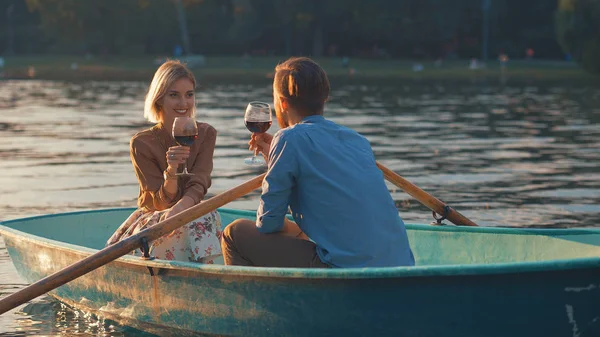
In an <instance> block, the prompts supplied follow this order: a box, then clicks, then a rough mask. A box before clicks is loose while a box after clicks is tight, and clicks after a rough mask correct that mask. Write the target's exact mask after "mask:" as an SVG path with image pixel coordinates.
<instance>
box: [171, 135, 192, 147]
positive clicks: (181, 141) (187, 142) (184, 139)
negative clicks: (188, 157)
mask: <svg viewBox="0 0 600 337" xmlns="http://www.w3.org/2000/svg"><path fill="white" fill-rule="evenodd" d="M196 138H198V135H194V136H175V142H176V143H177V144H178V145H180V146H192V144H194V141H195V140H196Z"/></svg>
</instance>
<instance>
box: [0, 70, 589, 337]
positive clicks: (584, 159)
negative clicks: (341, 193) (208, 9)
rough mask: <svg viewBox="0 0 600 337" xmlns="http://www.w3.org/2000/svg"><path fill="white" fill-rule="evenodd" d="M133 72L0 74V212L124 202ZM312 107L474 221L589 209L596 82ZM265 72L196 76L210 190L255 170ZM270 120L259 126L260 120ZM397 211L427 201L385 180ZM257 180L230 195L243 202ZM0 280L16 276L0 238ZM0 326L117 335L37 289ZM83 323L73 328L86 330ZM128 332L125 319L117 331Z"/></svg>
mask: <svg viewBox="0 0 600 337" xmlns="http://www.w3.org/2000/svg"><path fill="white" fill-rule="evenodd" d="M146 86H147V83H143V82H94V81H90V82H83V83H63V82H52V81H3V82H1V81H0V114H1V116H2V118H1V119H0V158H1V159H2V160H1V161H0V169H1V170H2V172H3V174H2V175H0V191H1V193H0V220H7V219H11V218H16V217H22V216H29V215H36V214H44V213H54V212H62V211H70V210H78V209H91V208H104V207H120V206H134V205H135V198H136V196H137V183H136V179H135V175H134V173H133V170H132V167H131V163H130V160H129V154H128V153H129V152H128V146H129V139H130V137H131V136H132V135H133V133H135V132H136V131H138V130H140V129H142V128H146V127H148V124H147V123H146V122H145V121H144V119H143V118H142V109H143V98H144V94H145V90H146ZM333 86H334V90H333V92H332V95H331V100H330V103H329V104H328V109H327V111H326V114H327V116H328V117H329V118H331V119H332V120H334V121H336V122H339V123H340V124H343V125H346V126H349V127H351V128H354V129H356V130H357V131H359V132H361V133H362V134H363V135H365V136H366V137H367V138H368V139H369V140H370V141H371V143H372V146H373V149H374V151H375V155H376V157H377V159H378V160H379V161H380V162H382V163H383V164H384V165H386V166H388V167H390V168H391V169H393V170H395V171H396V172H398V173H399V174H400V175H402V176H404V177H405V178H407V179H408V180H410V181H412V182H413V183H415V184H416V185H418V186H420V187H421V188H423V189H424V190H426V191H428V192H430V193H431V194H433V195H435V196H437V197H438V198H440V199H441V200H443V201H445V202H447V203H449V204H450V205H451V206H453V207H454V208H456V209H457V210H459V211H460V212H461V213H463V214H464V215H465V216H467V217H469V218H470V219H472V220H474V221H475V222H476V223H478V224H480V225H484V226H529V227H569V226H583V227H585V226H597V223H599V222H600V171H599V170H598V166H599V164H600V125H599V124H600V90H598V89H597V88H592V87H582V88H566V87H560V86H558V85H556V86H555V85H551V84H548V85H544V86H527V85H517V86H513V87H511V86H493V85H478V84H470V83H461V84H443V85H442V84H438V83H427V82H407V83H395V84H382V83H376V84H369V85H363V84H356V83H345V84H344V83H338V84H336V83H333ZM250 100H266V101H270V100H272V98H271V88H270V86H269V85H268V83H266V82H265V83H261V84H257V85H248V84H237V85H231V84H228V85H220V86H212V87H209V88H203V89H202V90H200V91H199V92H198V119H199V120H202V121H205V122H208V123H210V124H212V125H213V126H215V128H216V129H217V130H218V132H219V135H218V140H217V149H216V151H215V159H214V163H215V165H214V167H215V168H214V174H213V185H212V187H211V193H218V192H221V191H224V190H226V189H228V188H231V187H233V186H235V185H237V184H239V183H241V182H243V181H245V180H247V179H249V178H251V177H253V176H255V175H257V174H259V173H261V172H262V171H261V169H256V168H251V167H247V166H245V165H244V164H243V158H244V157H246V156H247V155H248V151H247V145H246V142H247V140H248V136H249V132H248V131H247V130H246V128H245V127H244V123H243V112H244V108H245V106H246V104H247V102H248V101H250ZM275 130H277V127H276V126H274V127H273V131H275ZM389 187H390V190H391V192H392V195H393V197H394V199H395V200H396V201H397V206H398V209H399V210H400V212H401V214H402V216H403V217H404V219H405V220H406V221H407V222H409V223H410V222H417V223H428V222H430V221H431V220H432V218H431V213H430V212H429V211H428V210H427V209H426V208H425V207H424V206H422V205H420V204H419V203H418V202H417V201H415V200H414V199H412V198H411V197H410V196H408V195H407V194H405V193H404V192H402V191H400V190H398V189H397V188H395V187H394V186H392V185H389ZM257 197H258V192H254V193H252V194H250V195H248V196H246V197H244V198H241V199H239V200H237V201H235V202H233V203H231V204H230V205H229V206H230V207H236V208H245V209H254V208H255V207H256V204H257ZM0 245H1V246H0V266H1V267H0V292H1V293H2V295H4V294H6V293H10V292H13V291H15V290H17V289H20V288H22V287H23V286H25V284H24V282H23V281H22V280H21V279H20V278H19V277H18V276H17V275H16V272H15V271H14V268H13V267H12V264H11V263H10V259H9V257H8V255H7V253H6V249H5V248H4V246H3V243H0ZM0 320H1V321H0V325H1V328H0V329H1V330H0V335H4V336H20V335H25V334H27V335H36V334H37V335H59V334H61V335H65V334H66V335H78V334H87V335H99V336H100V335H101V336H120V335H123V331H125V330H124V329H125V328H123V327H119V326H118V325H111V324H110V323H107V322H105V321H102V320H101V319H100V320H98V319H95V318H94V317H92V316H89V315H85V314H82V313H77V312H75V311H73V310H70V309H68V308H66V307H63V306H61V305H60V304H58V303H56V302H54V301H51V300H49V299H48V298H42V299H40V300H38V302H36V303H33V304H30V305H28V306H25V307H22V308H20V310H17V311H13V312H12V313H10V314H6V315H2V316H0ZM86 331H87V332H86ZM131 334H133V335H137V333H134V332H132V331H130V332H129V333H128V335H131Z"/></svg>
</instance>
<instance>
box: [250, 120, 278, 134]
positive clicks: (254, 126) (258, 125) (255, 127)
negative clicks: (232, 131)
mask: <svg viewBox="0 0 600 337" xmlns="http://www.w3.org/2000/svg"><path fill="white" fill-rule="evenodd" d="M244 122H245V123H246V128H247V129H248V130H250V132H252V133H263V132H267V130H269V128H270V127H271V123H273V122H272V121H268V122H255V121H244Z"/></svg>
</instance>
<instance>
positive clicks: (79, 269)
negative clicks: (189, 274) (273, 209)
mask: <svg viewBox="0 0 600 337" xmlns="http://www.w3.org/2000/svg"><path fill="white" fill-rule="evenodd" d="M264 177H265V174H261V175H259V176H257V177H255V178H253V179H251V180H248V181H246V182H245V183H243V184H241V185H238V186H236V187H234V188H232V189H229V190H227V191H225V192H223V193H221V194H218V195H216V196H214V197H212V198H210V199H208V200H206V201H203V202H201V203H200V204H198V205H195V206H193V207H190V208H188V209H187V210H185V211H183V212H181V213H179V214H177V215H175V216H173V217H171V218H169V219H167V220H165V221H161V222H159V223H157V224H156V225H154V226H152V227H150V228H147V229H145V230H143V231H141V232H139V233H137V234H135V235H132V236H130V237H128V238H126V239H124V240H122V241H119V242H117V243H115V244H113V245H110V246H108V247H106V248H104V249H102V250H101V251H99V252H97V253H95V254H92V255H90V256H88V257H86V258H85V259H83V260H81V261H79V262H76V263H74V264H72V265H70V266H68V267H65V268H63V269H62V270H59V271H58V272H56V273H54V274H52V275H49V276H46V277H44V278H43V279H41V280H39V281H37V282H35V283H33V284H31V285H29V286H28V287H25V288H23V289H21V290H19V291H17V292H15V293H13V294H11V295H9V296H6V297H4V298H2V299H1V300H0V315H1V314H3V313H5V312H7V311H9V310H11V309H13V308H15V307H17V306H19V305H21V304H23V303H26V302H28V301H30V300H32V299H34V298H36V297H38V296H40V295H43V294H45V293H47V292H49V291H51V290H53V289H55V288H58V287H60V286H61V285H63V284H65V283H67V282H69V281H71V280H74V279H76V278H78V277H80V276H82V275H85V274H87V273H89V272H90V271H92V270H94V269H97V268H99V267H101V266H103V265H105V264H107V263H109V262H111V261H113V260H116V259H118V258H119V257H121V256H123V255H125V254H128V253H129V252H131V251H133V250H134V249H136V248H139V247H140V246H141V240H142V239H143V238H145V239H146V240H147V241H148V242H150V241H153V240H156V239H158V238H159V237H162V236H163V235H165V234H167V233H170V232H172V231H173V230H175V229H177V228H179V227H181V226H183V225H185V224H186V223H188V222H190V221H192V220H194V219H196V218H198V217H200V216H202V215H205V214H208V213H209V212H211V211H213V210H215V209H217V208H219V207H221V206H223V205H225V204H227V203H229V202H231V201H233V200H235V199H237V198H239V197H242V196H244V195H246V194H248V193H250V192H252V191H254V190H256V189H258V188H259V187H260V186H261V185H262V181H263V178H264Z"/></svg>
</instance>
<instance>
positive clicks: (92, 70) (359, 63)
mask: <svg viewBox="0 0 600 337" xmlns="http://www.w3.org/2000/svg"><path fill="white" fill-rule="evenodd" d="M283 59H285V58H284V57H281V58H279V57H261V58H248V59H245V58H241V57H206V58H203V57H202V58H190V59H189V60H188V65H189V66H190V69H191V70H192V71H193V72H194V74H195V75H196V76H197V77H198V79H199V80H200V81H204V82H206V83H211V82H219V81H243V82H246V81H254V82H255V81H261V80H264V81H265V82H269V81H271V80H272V77H273V70H274V67H275V65H277V63H279V62H281V61H282V60H283ZM315 60H316V61H317V62H319V63H320V64H321V65H322V66H323V68H324V69H325V71H326V72H327V74H328V75H329V77H330V78H331V79H332V80H346V81H347V80H349V81H393V80H439V81H477V82H478V81H493V82H513V81H516V82H524V81H525V82H536V81H541V82H545V81H566V82H569V83H570V84H573V83H579V82H585V83H600V77H596V76H593V75H591V74H588V73H585V72H584V71H583V70H582V69H580V68H579V67H577V66H576V65H574V64H572V63H566V62H556V61H525V60H517V61H511V62H509V63H508V65H507V67H506V68H505V69H502V68H501V67H500V64H499V62H497V61H494V62H489V63H488V66H487V67H485V68H481V69H475V70H473V69H469V67H468V61H466V60H458V61H447V62H444V63H443V64H441V65H440V64H437V65H436V64H435V63H434V62H431V61H428V62H418V61H407V60H363V59H356V60H351V61H350V62H349V64H348V66H347V67H344V66H342V63H341V60H340V59H339V58H322V59H315ZM159 64H160V62H159V61H158V59H157V58H153V57H129V58H116V57H111V58H105V59H86V58H84V57H71V56H44V57H42V56H23V57H19V56H13V57H6V58H5V66H4V68H3V73H4V74H3V75H4V76H3V77H0V79H1V80H15V79H19V80H22V79H37V80H56V81H87V80H98V81H146V82H149V81H151V79H152V76H153V74H154V71H155V70H156V68H158V66H159ZM415 64H420V65H421V66H422V69H419V67H417V71H415V70H413V67H414V65H415Z"/></svg>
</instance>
